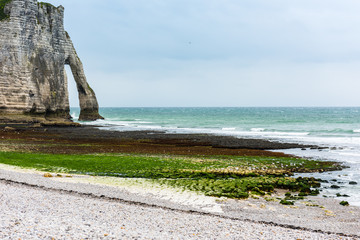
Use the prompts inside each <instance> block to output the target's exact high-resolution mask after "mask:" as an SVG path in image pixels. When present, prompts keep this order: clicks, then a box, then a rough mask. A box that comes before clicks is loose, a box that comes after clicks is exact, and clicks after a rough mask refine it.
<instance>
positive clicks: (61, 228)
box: [0, 182, 350, 239]
mask: <svg viewBox="0 0 360 240" xmlns="http://www.w3.org/2000/svg"><path fill="white" fill-rule="evenodd" d="M0 199H1V201H0V208H1V209H2V210H1V211H0V219H2V220H1V221H0V239H339V236H337V235H333V234H325V233H319V232H312V231H304V230H299V229H290V228H283V227H279V226H274V225H269V224H264V223H255V222H248V221H241V220H233V219H229V218H222V217H218V216H211V215H203V214H198V213H189V212H181V211H173V210H168V209H163V208H158V207H147V206H141V205H136V204H129V203H122V202H119V201H112V200H106V199H99V198H91V197H86V196H79V195H76V194H68V193H61V192H58V191H49V190H44V189H38V188H32V187H27V186H23V185H16V184H8V183H4V182H0ZM342 239H350V238H346V237H342Z"/></svg>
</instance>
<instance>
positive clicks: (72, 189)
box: [0, 124, 360, 239]
mask: <svg viewBox="0 0 360 240" xmlns="http://www.w3.org/2000/svg"><path fill="white" fill-rule="evenodd" d="M0 133H1V142H0V151H19V152H40V153H50V154H51V153H56V154H58V153H61V154H84V153H88V154H92V153H111V154H112V153H123V154H150V155H151V154H164V155H169V156H177V155H183V156H187V155H190V156H192V155H198V156H212V155H216V154H219V155H229V156H231V155H235V156H238V155H240V156H266V157H287V156H290V155H287V154H284V153H281V152H272V151H269V150H270V149H274V148H275V149H279V150H281V149H289V148H294V147H297V148H304V147H306V148H317V147H318V146H314V145H301V144H288V143H277V142H271V141H267V140H261V139H238V138H234V137H228V136H225V137H224V136H216V135H208V134H166V133H163V132H155V131H139V132H115V131H107V130H99V129H97V128H96V127H94V126H82V127H59V126H56V127H38V126H32V125H9V124H7V125H4V124H2V125H1V124H0ZM43 174H44V173H43V172H41V173H40V172H37V171H33V170H26V171H25V172H24V170H19V169H16V168H12V169H11V167H10V168H9V167H6V166H5V165H0V182H1V183H2V184H9V186H14V187H15V188H17V186H19V184H20V185H24V186H27V187H31V188H34V189H39V190H40V189H41V190H45V191H56V192H60V193H64V194H70V195H71V194H78V195H79V196H80V197H81V198H83V197H86V198H87V197H95V198H96V199H98V200H99V199H101V200H105V201H120V202H124V203H125V204H127V203H128V204H140V206H144V207H155V208H160V209H167V210H169V211H174V210H175V211H185V212H188V213H190V214H191V213H194V214H210V215H211V216H216V217H221V218H223V219H231V220H234V221H245V222H246V221H250V222H254V223H256V224H266V225H269V226H278V227H282V228H285V229H302V231H304V232H306V233H309V232H310V233H316V232H320V233H322V234H325V235H328V234H330V235H331V234H340V235H338V236H347V237H350V238H352V239H353V238H360V232H359V230H358V229H357V226H359V224H360V220H359V219H358V218H357V217H356V216H359V215H360V208H359V207H355V206H349V207H343V206H341V205H339V201H337V200H336V199H325V198H321V197H312V196H309V197H307V199H306V200H304V201H297V202H296V203H295V205H294V206H290V207H289V206H284V205H280V204H279V203H278V202H272V201H266V200H265V198H263V197H259V198H248V199H246V200H234V199H227V198H216V197H208V196H204V195H201V194H200V195H198V194H196V193H193V192H192V193H190V192H186V191H183V190H182V191H180V190H179V189H178V190H174V189H170V188H167V189H166V188H164V187H159V186H153V185H151V184H149V183H146V182H145V183H144V182H142V181H143V180H141V181H140V180H139V182H137V183H136V184H134V182H132V181H134V179H132V180H128V179H127V180H126V179H125V180H124V179H123V180H119V178H112V177H92V176H80V177H77V176H75V175H73V177H72V178H44V176H43ZM135 180H136V179H135ZM126 181H128V182H126ZM150 182H151V181H150ZM139 184H140V185H139ZM276 194H279V196H283V195H284V191H279V190H277V193H276ZM276 194H275V195H274V197H276V196H277V195H276ZM171 209H172V210H171ZM188 213H187V214H188ZM326 238H327V237H326ZM328 239H333V238H330V237H329V238H328Z"/></svg>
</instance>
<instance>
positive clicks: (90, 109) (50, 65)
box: [0, 0, 102, 122]
mask: <svg viewBox="0 0 360 240" xmlns="http://www.w3.org/2000/svg"><path fill="white" fill-rule="evenodd" d="M2 2H3V3H4V2H6V4H5V5H4V8H3V9H2V8H1V7H0V11H3V14H0V32H1V34H0V121H9V122H46V121H70V119H71V117H70V114H69V111H70V110H69V109H70V108H69V96H68V82H67V77H66V72H65V68H64V66H65V64H68V65H70V68H71V71H72V73H73V76H74V79H75V81H76V84H77V88H78V92H79V101H80V108H81V112H80V116H79V120H96V119H101V118H102V117H101V116H100V115H99V113H98V109H99V106H98V102H97V99H96V96H95V93H94V91H93V90H92V89H91V88H90V86H89V84H88V83H87V80H86V77H85V73H84V70H83V65H82V63H81V61H80V58H79V57H78V55H77V53H76V50H75V48H74V46H73V43H72V41H71V39H70V36H69V35H68V33H67V32H66V31H65V30H64V21H63V20H64V8H63V7H62V6H59V7H55V6H52V5H51V4H48V3H41V2H37V1H36V0H10V1H9V0H8V1H4V0H2ZM3 3H2V4H3Z"/></svg>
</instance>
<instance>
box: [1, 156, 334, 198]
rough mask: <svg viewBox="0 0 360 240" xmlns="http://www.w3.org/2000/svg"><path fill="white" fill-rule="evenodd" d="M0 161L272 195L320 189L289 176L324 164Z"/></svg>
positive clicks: (208, 191) (221, 193) (223, 159)
mask: <svg viewBox="0 0 360 240" xmlns="http://www.w3.org/2000/svg"><path fill="white" fill-rule="evenodd" d="M0 163H3V164H8V165H15V166H19V167H23V168H33V169H37V170H40V171H48V172H61V173H73V174H87V175H96V176H115V177H127V178H147V179H154V181H157V182H158V183H160V184H165V185H167V186H173V187H180V188H183V189H187V190H191V191H199V192H202V193H204V194H205V195H207V196H216V197H229V198H247V197H248V196H249V194H252V195H265V194H269V193H272V192H273V191H274V188H282V189H288V190H290V191H299V192H302V193H306V194H312V193H314V190H313V189H312V188H316V187H320V183H319V181H317V179H314V178H301V177H299V178H292V177H289V176H290V175H291V174H292V173H293V172H294V171H296V170H299V169H300V170H304V169H307V170H308V171H316V170H320V169H323V168H324V166H322V165H321V162H316V161H310V160H305V159H298V158H272V157H234V156H232V157H228V156H212V157H206V158H205V157H180V156H177V157H176V156H174V157H168V156H164V155H155V156H149V155H136V154H128V155H126V154H121V155H115V154H113V155H110V154H106V155H105V154H104V155H65V154H39V153H17V152H0ZM327 166H329V167H330V165H327ZM289 194H290V193H288V195H289ZM290 195H291V194H290ZM290 195H289V196H288V197H290ZM304 195H305V194H304ZM290 199H291V200H295V199H294V198H289V200H290Z"/></svg>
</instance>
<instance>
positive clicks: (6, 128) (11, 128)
mask: <svg viewBox="0 0 360 240" xmlns="http://www.w3.org/2000/svg"><path fill="white" fill-rule="evenodd" d="M4 130H5V131H15V130H16V129H15V128H13V127H5V128H4Z"/></svg>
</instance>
